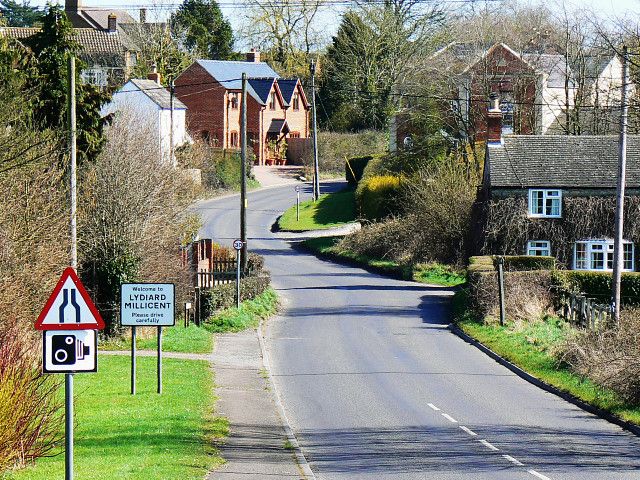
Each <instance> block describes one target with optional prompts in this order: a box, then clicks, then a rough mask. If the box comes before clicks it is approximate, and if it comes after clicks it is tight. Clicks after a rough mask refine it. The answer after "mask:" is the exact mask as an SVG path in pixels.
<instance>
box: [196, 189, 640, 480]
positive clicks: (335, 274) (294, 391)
mask: <svg viewBox="0 0 640 480" xmlns="http://www.w3.org/2000/svg"><path fill="white" fill-rule="evenodd" d="M342 186H343V184H341V183H339V182H334V183H328V184H323V192H324V191H329V190H332V189H337V188H340V187H342ZM309 189H310V186H308V185H304V187H303V191H304V197H305V199H306V198H309V197H310V190H309ZM248 198H249V207H248V247H249V250H250V251H253V252H256V253H259V254H261V255H264V256H265V260H266V265H267V268H268V269H269V270H270V272H271V275H272V281H273V285H274V288H275V289H276V290H277V292H278V295H279V296H280V298H281V300H282V308H281V311H280V314H279V315H278V316H277V317H275V318H273V319H271V320H269V323H268V327H267V333H266V338H265V340H266V347H267V349H268V352H269V357H270V361H271V371H272V375H273V379H274V383H275V387H276V391H277V393H278V394H279V397H280V399H281V401H282V403H283V405H284V409H285V411H286V415H287V417H288V420H289V421H290V424H291V427H292V429H293V431H294V432H295V434H296V436H297V438H298V441H299V443H300V445H301V447H302V450H303V452H304V455H305V457H306V458H307V460H308V461H309V463H310V465H311V468H312V470H313V472H314V473H315V475H316V477H317V478H319V479H360V478H363V479H384V478H389V479H392V478H393V479H434V480H437V479H504V480H519V479H535V478H539V479H553V480H556V479H575V480H587V479H594V480H595V479H599V480H605V479H620V480H622V479H625V480H627V479H640V439H639V438H637V437H635V436H634V435H632V434H629V433H627V432H625V431H623V430H622V429H620V428H619V427H617V426H615V425H612V424H610V423H608V422H606V421H604V420H600V419H598V418H596V417H595V416H593V415H591V414H588V413H586V412H584V411H582V410H581V409H579V408H577V407H575V406H574V405H572V404H569V403H567V402H565V401H564V400H561V399H560V398H558V397H556V396H554V395H552V394H550V393H547V392H544V391H542V390H540V389H538V388H537V387H535V386H533V385H531V384H529V383H528V382H526V381H524V380H522V379H521V378H519V377H518V376H516V375H515V374H513V373H512V372H511V371H509V370H507V369H506V368H504V367H502V366H500V365H499V364H498V363H496V362H495V361H493V360H492V359H490V358H489V357H487V356H486V355H484V354H483V353H482V352H480V351H479V350H477V349H476V348H475V347H473V346H471V345H469V344H467V343H465V342H464V341H463V340H461V339H460V338H458V337H457V336H456V335H454V334H453V333H451V332H450V331H449V330H448V328H447V325H448V322H449V318H448V303H449V299H450V296H451V295H452V292H451V291H450V290H447V289H443V288H438V287H429V286H425V285H422V284H418V283H414V282H406V281H399V280H394V279H389V278H385V277H382V276H379V275H374V274H371V273H368V272H366V271H365V270H362V269H359V268H354V267H349V266H344V265H339V264H335V263H332V262H327V261H323V260H319V259H317V258H316V257H315V256H313V255H310V254H307V253H305V252H302V251H300V250H299V249H297V248H295V244H296V234H288V235H287V234H284V233H272V232H271V230H270V229H271V225H272V224H273V223H274V221H275V220H276V218H277V217H278V216H279V215H280V214H281V213H282V212H283V211H284V210H285V209H286V208H288V207H289V206H290V205H291V204H292V203H293V202H295V192H294V187H293V186H292V185H287V186H283V187H276V188H269V189H261V190H257V191H254V192H251V193H250V194H249V197H248ZM196 208H197V210H198V211H199V212H200V213H201V214H202V217H203V220H204V226H203V228H202V230H201V237H203V238H205V237H208V238H213V239H215V240H216V241H217V242H219V243H221V244H223V245H229V246H230V245H231V243H232V241H233V240H234V239H235V238H237V237H238V236H239V220H238V219H239V198H238V196H230V197H225V198H220V199H213V200H208V201H202V202H200V203H199V204H198V205H197V207H196Z"/></svg>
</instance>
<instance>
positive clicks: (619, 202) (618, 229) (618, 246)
mask: <svg viewBox="0 0 640 480" xmlns="http://www.w3.org/2000/svg"><path fill="white" fill-rule="evenodd" d="M628 88H629V55H628V52H627V47H626V46H624V47H622V94H621V96H620V97H621V106H622V112H621V115H620V140H619V152H618V185H617V190H616V220H615V237H614V244H613V281H612V282H611V283H612V292H611V306H612V307H613V318H614V321H615V323H616V324H618V323H619V322H620V298H621V292H620V290H621V288H620V284H621V278H622V270H623V266H624V248H623V244H622V239H623V236H624V231H623V230H624V190H625V183H626V170H627V118H628V116H629V105H628V101H627V92H628Z"/></svg>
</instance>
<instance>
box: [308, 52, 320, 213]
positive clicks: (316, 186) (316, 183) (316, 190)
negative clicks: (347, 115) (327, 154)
mask: <svg viewBox="0 0 640 480" xmlns="http://www.w3.org/2000/svg"><path fill="white" fill-rule="evenodd" d="M309 70H310V72H311V110H312V115H313V117H312V132H313V133H312V135H313V200H314V201H316V200H318V197H319V196H320V171H319V170H320V168H319V167H318V125H317V122H316V64H315V62H314V61H313V60H311V65H310V66H309Z"/></svg>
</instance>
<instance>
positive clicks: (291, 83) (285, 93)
mask: <svg viewBox="0 0 640 480" xmlns="http://www.w3.org/2000/svg"><path fill="white" fill-rule="evenodd" d="M296 85H298V79H297V78H282V79H278V86H279V87H280V92H281V93H282V98H284V103H285V104H286V105H287V106H288V105H289V104H290V103H291V97H292V96H293V92H295V90H296Z"/></svg>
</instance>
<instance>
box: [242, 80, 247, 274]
mask: <svg viewBox="0 0 640 480" xmlns="http://www.w3.org/2000/svg"><path fill="white" fill-rule="evenodd" d="M241 115H242V117H241V118H240V158H241V161H242V167H241V168H240V171H241V173H240V174H241V175H242V179H241V183H240V240H242V250H241V252H240V253H241V255H240V262H241V263H242V271H243V272H244V271H246V269H247V74H246V73H243V74H242V112H241Z"/></svg>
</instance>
